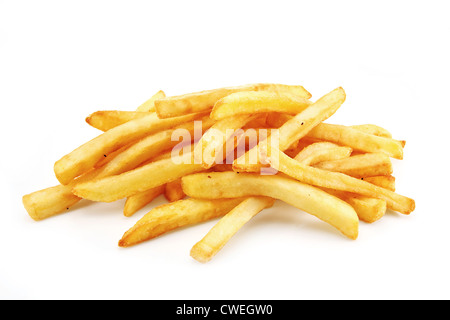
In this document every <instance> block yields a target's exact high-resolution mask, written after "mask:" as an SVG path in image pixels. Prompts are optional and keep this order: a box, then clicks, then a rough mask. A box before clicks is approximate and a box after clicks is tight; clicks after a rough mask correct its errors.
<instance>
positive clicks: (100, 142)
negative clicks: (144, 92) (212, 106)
mask: <svg viewBox="0 0 450 320" xmlns="http://www.w3.org/2000/svg"><path fill="white" fill-rule="evenodd" d="M202 116H204V114H203V115H202V114H191V115H187V116H182V117H177V118H171V119H159V118H158V117H157V116H156V114H155V113H150V114H148V115H147V116H145V117H143V118H140V119H135V120H131V121H129V122H126V123H124V124H122V125H120V126H117V127H115V128H113V129H111V130H108V131H106V132H104V133H103V134H101V135H99V136H97V137H96V138H94V139H92V140H90V141H88V142H86V143H85V144H83V145H82V146H80V147H78V148H77V149H75V150H74V151H72V152H70V153H69V154H67V155H65V156H64V157H62V158H61V159H60V160H58V161H57V162H56V163H55V165H54V171H55V174H56V177H57V179H58V180H59V182H60V183H61V184H68V183H69V182H70V181H72V180H73V179H74V178H76V177H77V176H79V175H80V174H82V173H83V172H86V171H88V170H90V169H91V168H92V167H93V166H94V165H95V164H96V163H97V162H98V161H100V160H101V159H102V157H104V155H105V154H108V153H110V152H113V151H114V150H117V149H119V148H121V147H123V146H125V145H127V144H128V143H130V142H131V141H135V140H137V139H140V138H143V137H145V136H146V135H150V134H152V133H155V132H157V131H160V130H165V129H169V128H171V127H174V126H176V125H179V124H181V123H185V122H188V121H192V120H195V119H198V118H201V117H202Z"/></svg>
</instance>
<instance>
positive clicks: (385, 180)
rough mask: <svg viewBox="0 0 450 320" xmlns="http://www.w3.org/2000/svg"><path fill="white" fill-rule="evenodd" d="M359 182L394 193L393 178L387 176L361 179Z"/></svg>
mask: <svg viewBox="0 0 450 320" xmlns="http://www.w3.org/2000/svg"><path fill="white" fill-rule="evenodd" d="M361 180H365V181H367V182H370V183H373V184H375V185H377V186H379V187H382V188H385V189H388V190H391V191H395V177H393V176H391V175H389V176H374V177H363V178H361Z"/></svg>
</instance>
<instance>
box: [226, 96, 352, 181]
mask: <svg viewBox="0 0 450 320" xmlns="http://www.w3.org/2000/svg"><path fill="white" fill-rule="evenodd" d="M344 101H345V91H344V89H342V88H340V87H339V88H337V89H334V90H333V91H331V92H329V93H328V94H326V95H324V96H323V97H322V98H320V99H319V100H317V101H316V102H314V103H313V104H311V105H310V106H309V107H307V108H306V109H305V110H304V111H302V112H301V113H299V114H297V115H296V116H295V117H292V118H290V119H289V120H288V121H286V122H285V123H284V124H283V125H282V126H281V127H279V129H278V130H279V145H278V148H279V149H280V150H282V151H284V150H286V149H288V148H289V147H290V146H291V145H292V144H293V143H296V142H297V141H298V140H300V139H301V138H303V137H304V136H305V135H306V134H307V133H308V132H309V131H311V130H312V129H313V128H314V127H316V126H317V125H318V124H320V123H321V122H322V121H324V120H326V119H327V118H329V117H330V116H332V115H333V114H334V113H335V112H336V111H337V109H339V107H340V106H341V105H342V103H344ZM255 148H257V147H255ZM255 151H256V150H253V149H251V150H249V151H248V152H246V154H244V155H243V156H241V157H239V158H238V159H236V160H235V161H234V163H233V169H234V170H235V171H242V170H241V169H240V167H241V166H243V167H244V169H243V170H250V167H249V165H250V163H249V159H252V156H251V155H252V153H256V152H255ZM253 158H254V157H253ZM251 165H252V166H251V167H252V169H251V170H253V172H257V171H259V169H260V168H261V165H259V164H257V163H252V164H251Z"/></svg>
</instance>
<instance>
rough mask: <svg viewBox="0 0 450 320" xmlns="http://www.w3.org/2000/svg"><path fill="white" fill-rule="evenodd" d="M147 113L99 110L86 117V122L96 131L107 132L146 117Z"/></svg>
mask: <svg viewBox="0 0 450 320" xmlns="http://www.w3.org/2000/svg"><path fill="white" fill-rule="evenodd" d="M148 115H149V113H148V112H137V111H120V110H100V111H96V112H94V113H91V114H90V115H89V116H88V117H86V122H87V123H88V124H89V125H90V126H91V127H94V128H96V129H99V130H101V131H108V130H110V129H112V128H115V127H117V126H120V125H121V124H124V123H126V122H128V121H131V120H136V119H141V118H144V117H146V116H148Z"/></svg>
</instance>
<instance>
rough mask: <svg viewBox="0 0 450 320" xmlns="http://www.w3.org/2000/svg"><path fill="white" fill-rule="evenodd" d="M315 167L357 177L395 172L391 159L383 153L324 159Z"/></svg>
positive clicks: (385, 174)
mask: <svg viewBox="0 0 450 320" xmlns="http://www.w3.org/2000/svg"><path fill="white" fill-rule="evenodd" d="M314 167H316V168H319V169H323V170H328V171H334V172H341V173H345V174H347V175H349V176H352V177H355V178H364V177H373V176H387V175H390V174H391V173H392V172H393V168H392V162H391V159H390V158H389V156H387V155H385V154H383V153H364V154H360V155H356V156H351V157H349V158H345V159H339V160H330V161H323V162H320V163H317V164H315V165H314Z"/></svg>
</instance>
